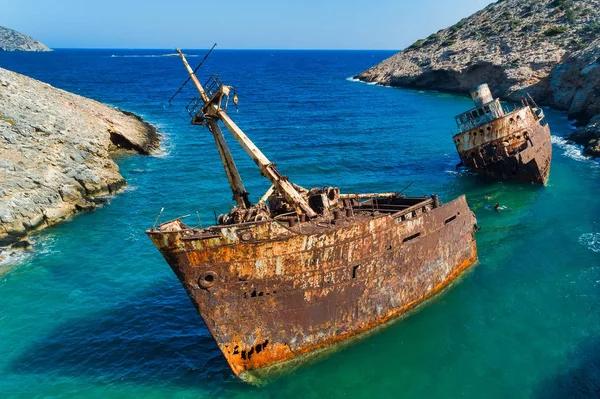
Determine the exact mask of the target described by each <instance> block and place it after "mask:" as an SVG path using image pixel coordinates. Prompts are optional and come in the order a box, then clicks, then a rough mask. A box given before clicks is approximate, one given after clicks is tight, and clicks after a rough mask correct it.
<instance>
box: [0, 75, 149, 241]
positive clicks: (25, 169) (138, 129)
mask: <svg viewBox="0 0 600 399" xmlns="http://www.w3.org/2000/svg"><path fill="white" fill-rule="evenodd" d="M0 105H1V108H0V181H1V182H2V184H1V185H0V247H7V246H9V245H10V246H12V247H27V246H28V245H29V243H28V241H27V236H28V234H29V233H30V232H32V231H35V230H39V229H42V228H45V227H48V226H51V225H54V224H56V223H59V222H61V221H63V220H65V219H67V218H68V217H70V216H71V215H73V214H76V213H78V212H82V211H89V210H92V209H94V208H96V207H97V206H99V205H100V204H102V203H103V202H105V200H106V197H107V196H108V195H111V194H114V193H116V192H118V191H119V190H120V189H121V188H123V187H124V186H125V185H126V182H125V179H124V178H123V176H121V175H120V174H119V168H118V166H117V164H116V163H115V162H114V160H113V159H112V156H113V155H114V154H116V153H119V152H124V151H125V152H132V153H139V154H151V153H153V152H154V151H155V150H156V149H158V147H159V144H160V137H159V135H158V133H157V131H156V129H155V128H154V127H153V126H152V125H150V124H148V123H147V122H145V121H143V120H142V119H141V118H139V117H138V116H136V115H133V114H131V113H129V112H124V111H121V110H118V109H116V108H113V107H110V106H107V105H104V104H101V103H99V102H97V101H94V100H90V99H87V98H85V97H82V96H79V95H76V94H72V93H69V92H66V91H64V90H61V89H58V88H55V87H52V86H50V85H48V84H46V83H43V82H40V81H38V80H35V79H32V78H29V77H27V76H24V75H20V74H18V73H15V72H11V71H8V70H6V69H2V68H0Z"/></svg>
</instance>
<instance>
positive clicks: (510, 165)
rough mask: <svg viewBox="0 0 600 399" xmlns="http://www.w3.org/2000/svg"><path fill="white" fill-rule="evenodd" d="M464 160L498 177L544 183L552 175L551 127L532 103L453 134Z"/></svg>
mask: <svg viewBox="0 0 600 399" xmlns="http://www.w3.org/2000/svg"><path fill="white" fill-rule="evenodd" d="M454 143H455V145H456V148H457V150H458V153H459V155H460V158H461V162H462V164H463V165H464V166H465V167H467V168H468V169H469V170H471V171H473V172H476V173H478V174H482V175H486V176H490V177H493V178H496V179H503V180H517V181H521V182H531V183H537V184H545V183H546V182H547V180H548V176H549V175H550V162H551V159H552V142H551V138H550V128H549V126H548V124H547V123H545V121H543V120H538V118H537V117H536V115H535V114H534V112H533V111H532V110H531V108H530V107H524V108H521V109H518V110H516V111H513V112H511V113H510V114H507V115H505V116H503V117H501V118H498V119H496V120H493V121H491V122H489V123H486V124H483V125H482V126H478V127H477V128H475V129H472V130H469V131H467V132H464V133H460V134H457V135H456V136H454Z"/></svg>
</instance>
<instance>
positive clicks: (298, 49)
mask: <svg viewBox="0 0 600 399" xmlns="http://www.w3.org/2000/svg"><path fill="white" fill-rule="evenodd" d="M49 48H50V49H51V50H173V51H174V50H176V48H170V47H49ZM180 49H181V50H188V51H189V50H209V49H210V47H207V48H202V47H196V48H186V47H180ZM218 50H228V51H231V50H235V51H402V50H401V49H369V48H365V49H360V48H357V49H352V48H215V49H214V50H213V51H218Z"/></svg>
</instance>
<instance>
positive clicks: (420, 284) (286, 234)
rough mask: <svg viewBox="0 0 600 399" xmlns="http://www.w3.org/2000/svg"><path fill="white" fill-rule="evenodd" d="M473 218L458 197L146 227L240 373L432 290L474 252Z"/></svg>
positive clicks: (375, 321)
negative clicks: (329, 218) (216, 231)
mask: <svg viewBox="0 0 600 399" xmlns="http://www.w3.org/2000/svg"><path fill="white" fill-rule="evenodd" d="M475 224H476V220H475V217H474V215H473V213H472V212H471V211H470V209H469V207H468V205H467V203H466V200H465V198H464V196H463V197H460V198H458V199H456V200H454V201H452V202H450V203H448V204H444V205H442V206H439V207H435V208H431V207H425V206H424V207H423V208H418V209H415V210H414V211H413V210H411V212H410V214H402V213H398V214H385V215H381V216H376V217H373V218H369V219H366V220H359V221H356V222H355V223H352V224H350V225H347V226H340V227H339V228H335V227H334V228H329V229H327V230H326V231H323V232H310V231H306V232H300V233H298V231H292V229H290V228H289V227H284V226H281V225H279V224H278V223H276V222H266V223H261V224H256V223H255V224H253V225H252V226H244V225H238V226H232V227H229V228H226V229H223V230H222V232H221V234H220V235H219V236H218V237H217V236H214V237H212V238H210V237H194V236H193V235H191V236H190V235H189V233H185V230H184V231H157V230H149V231H148V232H147V233H148V235H149V236H150V238H151V239H152V241H153V242H154V244H155V245H156V246H157V247H158V248H159V249H160V251H161V253H162V254H163V256H164V257H165V259H166V260H167V262H168V263H169V265H170V266H171V268H172V269H173V271H174V272H175V273H176V275H177V276H178V278H179V279H180V281H181V283H182V284H183V286H184V288H185V289H186V291H187V293H188V295H189V297H190V299H191V300H192V302H193V304H194V306H195V307H196V309H197V310H198V312H199V314H200V315H201V317H202V318H203V320H204V322H205V324H206V326H207V328H208V329H209V331H210V333H211V334H212V336H213V337H214V339H215V341H216V342H217V344H218V346H219V348H220V349H221V351H222V353H223V355H224V357H225V358H226V360H227V362H228V363H229V366H230V367H231V369H232V371H233V372H234V373H235V374H236V375H239V376H240V377H242V378H244V377H248V376H249V375H252V372H253V371H258V370H261V369H264V368H265V367H268V366H271V365H274V364H281V363H282V362H285V361H289V360H292V359H296V358H298V357H300V356H301V355H304V354H308V353H311V352H314V351H317V350H319V349H324V348H328V347H330V346H332V345H334V344H336V343H338V342H341V341H344V340H347V339H349V338H350V337H353V336H356V335H358V334H360V333H363V332H366V331H368V330H371V329H373V328H374V327H377V326H379V325H382V324H384V323H386V322H387V321H389V320H391V319H393V318H395V317H398V316H401V315H403V314H405V313H406V312H407V311H409V310H410V309H412V308H413V307H415V306H416V305H418V304H419V303H421V302H423V301H425V300H426V299H428V298H430V297H431V296H433V295H434V294H436V293H437V292H439V291H440V290H442V289H443V288H444V287H446V286H447V285H449V284H450V283H451V282H452V281H453V280H455V279H456V277H458V276H459V275H460V274H461V272H463V271H464V270H465V269H467V268H468V267H469V266H470V265H472V264H473V263H474V262H475V261H476V259H477V249H476V245H475V238H474V227H475ZM186 234H187V236H186ZM207 277H209V278H207Z"/></svg>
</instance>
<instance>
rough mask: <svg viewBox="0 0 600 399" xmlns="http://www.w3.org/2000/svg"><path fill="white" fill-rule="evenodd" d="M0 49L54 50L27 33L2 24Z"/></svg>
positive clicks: (0, 27) (0, 28)
mask: <svg viewBox="0 0 600 399" xmlns="http://www.w3.org/2000/svg"><path fill="white" fill-rule="evenodd" d="M0 51H52V50H51V49H49V48H48V47H47V46H46V45H45V44H42V43H40V42H38V41H37V40H35V39H34V38H31V37H29V36H27V35H24V34H22V33H19V32H17V31H16V30H12V29H8V28H5V27H2V26H0Z"/></svg>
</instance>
